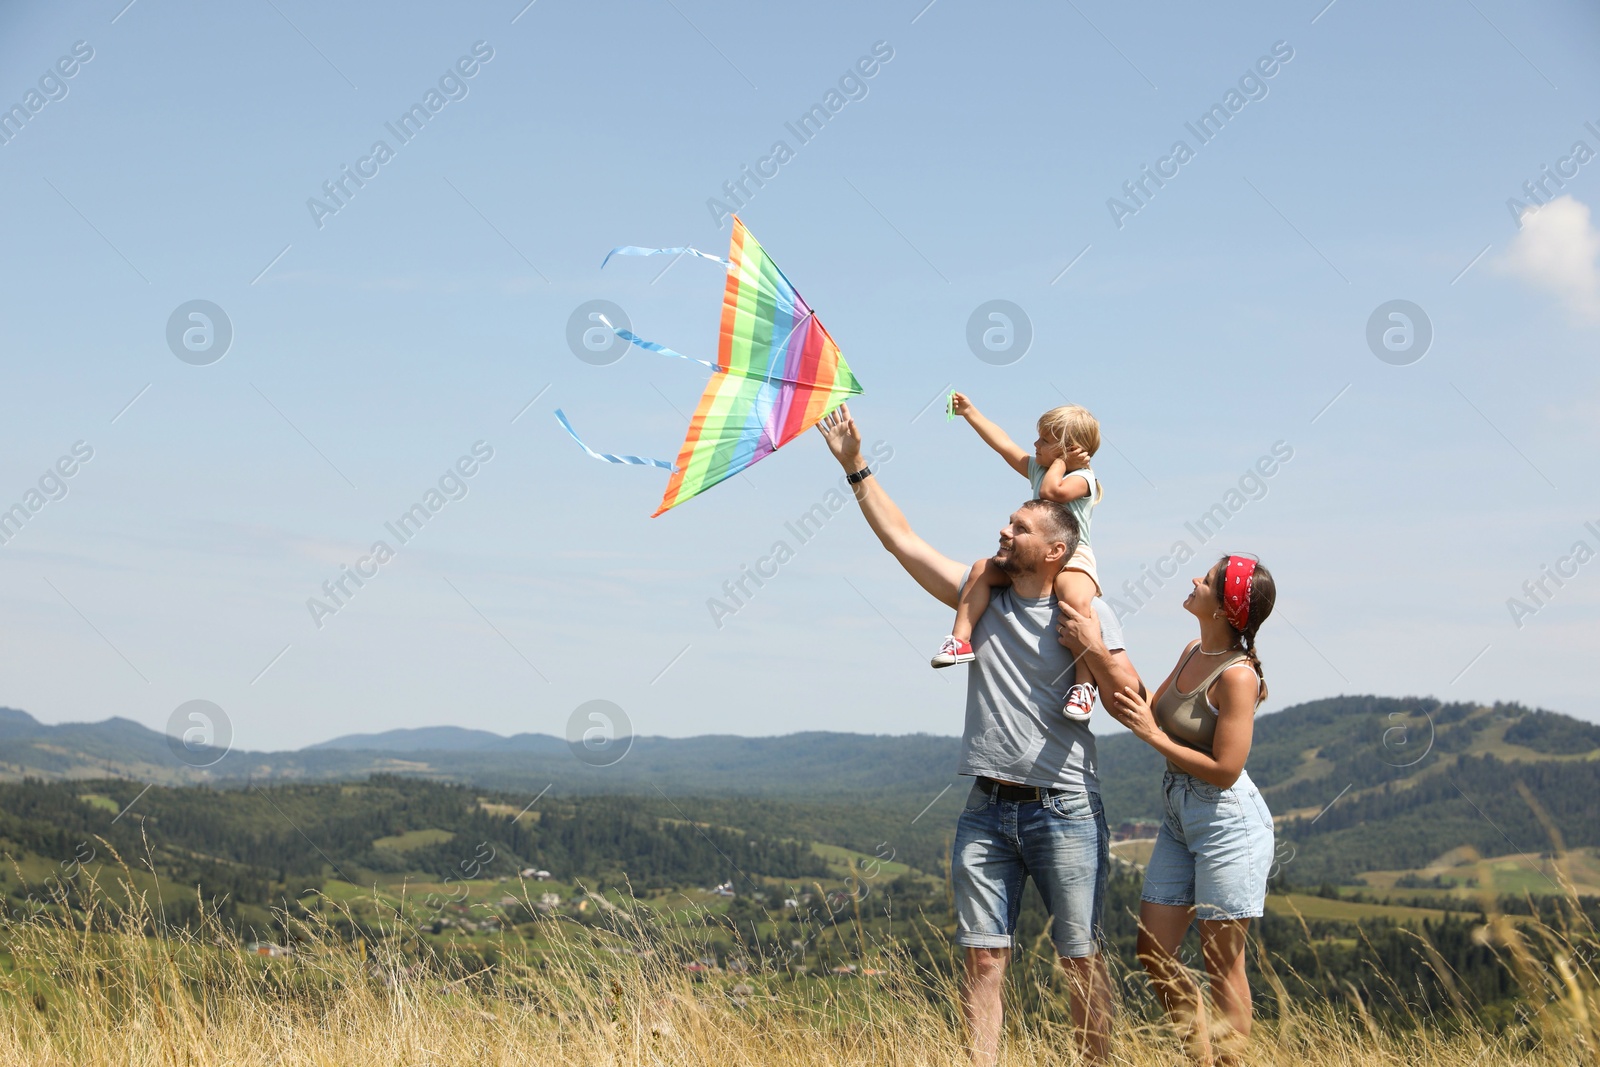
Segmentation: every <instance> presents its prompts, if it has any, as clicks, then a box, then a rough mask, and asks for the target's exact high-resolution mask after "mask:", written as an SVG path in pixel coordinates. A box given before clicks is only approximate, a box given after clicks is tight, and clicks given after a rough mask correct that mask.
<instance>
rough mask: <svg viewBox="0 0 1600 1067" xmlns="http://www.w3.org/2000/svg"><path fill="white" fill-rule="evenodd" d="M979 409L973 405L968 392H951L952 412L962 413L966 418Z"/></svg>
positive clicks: (954, 413) (953, 413)
mask: <svg viewBox="0 0 1600 1067" xmlns="http://www.w3.org/2000/svg"><path fill="white" fill-rule="evenodd" d="M977 410H978V409H977V408H976V407H974V406H973V404H972V401H971V400H969V399H967V394H966V393H956V392H952V393H951V394H950V414H952V415H960V416H961V417H962V418H965V417H967V416H968V415H972V414H974V413H976V412H977Z"/></svg>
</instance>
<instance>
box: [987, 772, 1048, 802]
mask: <svg viewBox="0 0 1600 1067" xmlns="http://www.w3.org/2000/svg"><path fill="white" fill-rule="evenodd" d="M977 781H978V788H979V789H981V790H983V791H984V792H985V793H987V794H989V795H990V796H991V797H994V798H995V799H997V800H1006V801H1010V802H1012V803H1014V804H1027V803H1034V802H1038V801H1042V800H1044V799H1046V798H1047V797H1050V796H1052V795H1054V794H1056V793H1059V792H1062V790H1059V789H1050V788H1048V787H1046V786H1037V785H1007V784H1006V783H1004V782H997V781H995V780H994V779H993V778H979V779H978V780H977Z"/></svg>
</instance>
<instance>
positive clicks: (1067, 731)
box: [818, 405, 1141, 1065]
mask: <svg viewBox="0 0 1600 1067" xmlns="http://www.w3.org/2000/svg"><path fill="white" fill-rule="evenodd" d="M818 428H819V429H820V430H821V431H822V435H823V437H825V438H826V439H827V442H828V448H829V450H830V451H832V452H833V455H834V457H835V458H836V459H838V461H839V464H840V466H842V467H843V468H844V470H845V473H846V474H847V475H849V480H850V482H851V484H852V485H853V486H854V489H855V495H856V501H857V502H858V503H859V504H860V505H861V513H862V515H863V516H865V518H866V520H867V525H869V526H871V527H872V532H873V533H875V534H877V535H878V540H880V541H882V542H883V546H884V547H885V548H887V549H888V550H889V552H890V553H891V554H892V555H893V556H894V557H895V559H897V560H898V561H899V562H900V565H901V566H902V567H904V568H905V570H906V573H907V574H909V575H911V577H912V578H914V579H915V580H916V582H917V584H918V585H920V586H922V588H924V589H926V590H927V591H928V592H929V593H930V594H932V595H933V597H934V599H936V600H938V601H940V602H941V603H943V604H945V605H946V606H947V607H950V608H952V609H953V608H955V606H956V604H957V602H958V601H959V599H960V594H961V587H962V585H963V584H964V583H965V581H966V578H967V568H966V567H965V566H963V565H962V564H960V563H957V562H956V561H955V560H953V559H950V558H949V557H948V556H945V555H943V554H942V553H940V552H938V551H937V550H936V549H934V548H933V546H931V545H929V544H928V543H927V542H926V541H924V540H923V539H922V538H921V537H919V536H917V534H916V533H915V532H913V531H912V529H911V525H910V523H908V522H907V521H906V518H905V516H904V515H903V514H902V513H901V511H900V509H899V508H898V507H897V506H896V505H895V503H894V501H893V500H891V499H889V494H888V493H886V492H885V491H884V490H883V487H882V486H881V485H879V484H878V481H877V479H876V478H875V477H873V476H872V472H871V470H870V469H869V468H868V467H867V465H866V463H864V462H863V461H862V459H861V436H860V433H859V432H858V431H857V429H856V425H855V420H854V419H852V418H851V416H850V411H849V408H848V407H845V406H843V405H841V406H840V407H839V408H838V410H836V411H835V412H833V413H832V414H831V415H829V416H828V417H827V418H826V419H824V420H823V421H822V422H821V423H820V424H819V426H818ZM1077 545H1078V530H1077V523H1076V521H1075V520H1074V519H1073V517H1072V514H1071V512H1070V511H1068V510H1067V509H1066V507H1065V506H1064V505H1060V504H1055V503H1052V502H1051V501H1047V500H1030V501H1028V502H1027V503H1025V504H1023V505H1022V507H1020V508H1018V509H1017V510H1016V511H1015V512H1013V513H1012V515H1011V518H1010V521H1008V522H1007V523H1006V525H1005V526H1004V527H1003V528H1002V529H1001V531H1000V547H999V550H998V551H997V552H996V553H995V555H994V563H995V565H996V566H998V567H1000V568H1001V569H1002V570H1004V571H1005V572H1006V573H1007V574H1008V575H1010V577H1011V587H1010V588H1009V589H997V590H996V591H995V595H994V596H993V597H992V598H991V599H990V603H989V608H988V610H987V611H986V612H985V613H984V615H983V617H982V618H981V619H979V620H978V625H977V626H976V627H975V628H974V629H973V634H972V648H973V651H974V653H975V654H976V657H977V658H976V659H975V660H974V661H973V663H972V666H971V668H970V670H969V672H968V674H967V715H966V728H965V730H964V732H963V736H962V742H961V766H960V773H961V774H965V775H971V776H973V778H974V779H975V782H974V784H973V787H972V791H971V793H970V794H969V795H968V797H967V803H966V807H965V809H964V810H963V812H962V814H961V818H960V820H959V822H958V823H957V824H956V839H955V847H954V850H953V854H952V857H951V880H952V882H953V883H954V888H955V898H956V917H957V933H956V943H957V944H959V945H961V946H962V947H963V948H965V949H966V974H965V977H964V980H963V981H962V984H961V1010H962V1015H963V1017H964V1018H965V1020H966V1024H967V1030H968V1040H969V1042H970V1050H971V1055H972V1059H973V1062H974V1063H978V1064H984V1065H987V1064H992V1063H994V1062H995V1060H996V1057H997V1055H998V1051H999V1042H1000V1024H1001V992H1002V987H1003V984H1004V980H1005V968H1006V963H1007V960H1008V958H1009V954H1010V951H1011V945H1012V935H1013V934H1014V933H1015V930H1016V923H1017V914H1018V912H1019V911H1020V910H1021V906H1022V891H1023V889H1024V886H1025V883H1026V880H1027V878H1028V877H1030V876H1031V877H1032V878H1033V880H1034V884H1035V885H1036V886H1038V888H1039V893H1040V896H1042V897H1043V898H1044V900H1045V905H1046V907H1047V908H1048V909H1049V912H1050V915H1051V928H1050V935H1051V941H1052V942H1053V943H1054V944H1055V948H1056V952H1057V954H1058V955H1059V956H1060V958H1061V963H1062V966H1063V967H1064V968H1065V970H1066V974H1067V978H1068V982H1069V985H1070V987H1071V990H1072V1019H1073V1024H1074V1028H1075V1032H1076V1037H1077V1041H1078V1045H1079V1048H1080V1050H1081V1051H1082V1052H1083V1054H1084V1056H1085V1057H1086V1058H1087V1059H1088V1060H1089V1061H1090V1062H1094V1063H1100V1062H1103V1061H1104V1060H1105V1058H1106V1047H1107V1041H1108V1036H1109V1028H1110V1022H1111V990H1110V979H1109V977H1108V976H1107V973H1106V967H1105V961H1104V960H1103V959H1102V958H1101V956H1100V954H1099V948H1100V946H1099V927H1100V914H1101V911H1102V910H1103V907H1104V901H1105V887H1106V878H1107V874H1108V867H1109V861H1110V856H1109V847H1110V846H1109V842H1110V834H1109V833H1108V832H1107V829H1106V820H1105V814H1104V812H1103V810H1102V808H1101V805H1100V793H1099V788H1100V787H1099V781H1098V779H1097V777H1096V775H1095V763H1096V759H1095V747H1094V735H1093V734H1091V733H1090V732H1089V728H1088V725H1087V724H1085V723H1080V722H1073V721H1072V720H1070V719H1068V718H1067V717H1066V716H1065V715H1063V714H1062V705H1063V703H1064V702H1065V700H1066V695H1067V691H1068V690H1069V689H1071V688H1072V684H1073V681H1074V680H1075V678H1074V666H1075V661H1074V658H1073V655H1072V653H1071V652H1070V651H1068V649H1067V648H1066V647H1064V645H1065V644H1066V641H1067V639H1068V638H1069V637H1071V638H1073V639H1074V644H1076V645H1077V646H1078V647H1080V648H1081V650H1082V651H1081V653H1080V658H1081V659H1082V660H1083V661H1084V662H1085V663H1086V664H1088V666H1089V667H1090V668H1091V669H1092V670H1093V671H1094V673H1095V676H1096V677H1098V678H1100V679H1101V680H1102V681H1103V682H1104V683H1105V689H1104V691H1105V692H1108V693H1113V692H1119V691H1121V690H1122V688H1123V687H1124V686H1133V687H1134V688H1135V689H1139V688H1141V687H1140V684H1139V677H1138V674H1137V673H1136V672H1135V671H1134V669H1133V665H1132V664H1131V663H1130V662H1129V661H1128V657H1127V654H1126V653H1125V652H1123V651H1122V647H1121V646H1122V641H1121V636H1122V635H1121V630H1120V628H1119V627H1118V626H1117V624H1116V620H1115V616H1114V615H1113V614H1112V612H1111V611H1110V609H1109V608H1107V607H1105V606H1104V605H1103V604H1101V605H1099V606H1098V607H1097V608H1096V614H1097V615H1098V617H1099V620H1100V634H1099V635H1098V638H1099V639H1096V637H1095V636H1094V635H1092V633H1091V632H1090V631H1089V630H1088V620H1087V619H1085V618H1084V617H1082V616H1078V615H1074V614H1072V613H1071V611H1070V609H1068V608H1067V606H1066V605H1064V604H1063V605H1061V609H1062V612H1063V618H1062V620H1061V622H1060V625H1059V627H1058V626H1057V625H1056V621H1057V620H1056V602H1055V599H1054V596H1053V594H1052V588H1053V585H1054V582H1055V577H1056V574H1057V573H1058V572H1059V571H1060V570H1061V568H1062V567H1063V566H1064V565H1065V564H1066V561H1067V560H1068V559H1070V558H1072V553H1073V551H1074V550H1075V549H1076V548H1077ZM1058 633H1059V634H1060V635H1061V637H1060V639H1059V640H1058V638H1057V634H1058ZM1086 636H1087V639H1085V638H1086Z"/></svg>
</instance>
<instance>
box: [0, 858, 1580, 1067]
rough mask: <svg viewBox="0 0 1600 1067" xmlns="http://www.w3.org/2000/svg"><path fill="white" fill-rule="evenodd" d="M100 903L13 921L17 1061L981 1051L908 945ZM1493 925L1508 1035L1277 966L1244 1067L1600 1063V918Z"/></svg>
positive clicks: (152, 1066)
mask: <svg viewBox="0 0 1600 1067" xmlns="http://www.w3.org/2000/svg"><path fill="white" fill-rule="evenodd" d="M130 888H131V887H130ZM124 899H126V898H124ZM90 903H91V907H90V910H89V912H88V913H87V921H85V914H84V913H78V915H77V918H76V919H75V920H74V921H64V920H63V919H62V918H61V917H60V916H61V915H63V914H65V913H63V912H60V911H54V912H52V911H51V910H49V909H46V910H44V911H42V912H40V913H39V914H38V915H36V916H34V917H32V918H29V919H25V920H18V919H15V918H13V919H8V920H5V922H4V924H3V926H0V949H3V954H0V1016H3V1019H0V1067H13V1065H15V1067H111V1065H117V1067H179V1065H182V1067H211V1065H218V1067H221V1065H254V1064H260V1065H263V1067H266V1065H273V1067H280V1065H281V1067H313V1065H315V1067H327V1065H335V1064H337V1065H342V1067H402V1065H406V1067H409V1065H424V1064H427V1065H445V1064H450V1065H465V1064H472V1065H483V1067H491V1065H496V1067H498V1065H511V1064H519V1065H521V1064H550V1065H569V1064H570V1065H574V1067H576V1065H605V1067H618V1065H626V1067H634V1065H637V1067H666V1065H677V1064H684V1065H688V1064H694V1065H704V1064H723V1065H729V1067H816V1065H841V1067H843V1065H851V1067H856V1065H859V1067H869V1065H871V1067H878V1065H906V1067H911V1065H917V1067H923V1065H940V1064H952V1065H953V1064H961V1063H964V1062H965V1053H964V1048H963V1044H962V1035H961V1031H960V1027H959V1025H958V1017H957V1014H956V1012H955V1009H954V1004H955V990H954V988H953V986H952V982H951V980H950V979H948V978H941V977H938V976H930V975H929V974H927V973H925V972H924V973H921V974H918V973H916V971H915V969H914V968H911V967H908V966H901V965H899V964H900V963H901V962H903V961H897V960H896V959H895V957H894V949H893V947H892V946H885V947H884V950H883V960H884V966H883V970H882V973H881V974H879V975H877V976H874V977H870V978H868V977H861V976H853V977H850V978H843V979H839V980H832V979H823V978H808V979H807V980H805V981H795V980H794V979H793V977H792V976H790V975H785V974H782V973H776V972H775V973H763V972H762V971H761V970H760V969H759V968H756V969H755V970H753V971H752V972H750V973H745V974H729V973H725V972H716V973H712V974H706V975H690V974H686V973H685V971H684V969H683V966H682V963H681V961H680V960H679V956H680V955H681V954H682V953H681V952H675V951H674V950H683V949H686V948H687V947H688V946H687V945H685V944H674V943H672V941H671V938H672V937H673V936H674V935H673V934H672V933H671V932H670V931H662V930H660V929H657V928H653V927H651V926H649V925H648V923H649V920H648V919H644V918H640V917H639V916H630V915H629V914H628V913H627V912H626V910H625V909H619V910H618V911H617V912H616V914H617V915H618V916H620V918H619V919H618V920H617V922H615V923H614V924H613V925H612V928H611V929H609V930H603V929H596V928H589V927H583V926H578V925H575V924H571V923H564V922H552V924H551V927H552V930H551V933H550V936H549V937H548V938H546V939H544V940H543V941H542V943H541V945H540V946H539V947H538V948H537V950H534V949H532V948H531V947H530V946H529V945H528V944H527V943H526V942H519V941H518V940H517V939H515V938H511V937H508V938H506V939H504V940H503V941H502V943H501V945H500V948H499V951H498V952H497V953H495V956H494V959H493V961H492V962H489V963H483V964H480V963H477V962H475V963H474V964H472V966H473V967H475V968H476V969H475V970H468V969H466V968H465V967H463V965H462V964H461V963H460V962H459V961H458V960H453V959H452V958H451V957H449V956H444V955H440V954H437V953H434V952H430V951H429V950H427V949H426V948H422V947H419V946H421V945H422V942H421V941H420V939H418V938H415V937H412V936H409V935H410V934H412V933H414V931H412V930H408V929H407V927H406V924H405V922H404V921H403V919H402V917H401V916H399V915H398V914H397V915H395V916H394V923H393V926H392V928H390V929H388V930H386V931H384V933H385V934H386V936H384V937H383V938H381V939H379V940H377V941H375V942H373V944H375V945H376V946H377V947H374V948H371V949H369V948H368V943H367V942H365V941H352V940H349V939H341V938H340V937H338V936H337V935H336V933H335V930H336V927H337V922H336V920H337V916H338V912H337V909H334V910H333V911H332V912H331V913H330V914H332V915H333V917H334V918H333V920H330V919H327V918H322V917H317V918H315V919H313V920H311V921H309V922H297V923H296V924H295V928H294V934H295V940H294V951H293V954H292V955H288V956H284V957H277V958H265V957H263V956H261V955H258V954H257V953H256V952H254V951H252V950H251V948H250V947H249V946H247V945H245V944H243V943H241V942H240V941H238V940H237V939H235V938H234V937H233V936H232V935H230V934H229V933H228V932H226V931H225V930H223V929H222V928H221V927H220V925H218V924H216V923H215V922H210V921H208V922H206V923H205V924H204V925H202V926H201V927H200V928H198V929H186V930H167V931H163V930H162V929H161V924H160V921H159V918H158V916H159V904H152V903H151V902H150V901H149V900H148V899H141V900H140V901H139V903H138V904H137V905H136V906H134V907H132V908H125V909H121V908H117V907H115V906H114V905H113V904H112V903H110V901H109V897H107V898H104V899H101V900H99V901H91V902H90ZM642 914H643V913H641V915H642ZM158 934H159V935H161V936H158ZM1485 937H1486V938H1487V939H1490V940H1492V941H1493V943H1494V944H1495V945H1496V946H1497V947H1498V949H1499V951H1500V952H1501V954H1502V955H1503V957H1504V959H1505V961H1506V966H1507V967H1508V969H1509V970H1510V971H1511V972H1512V973H1514V974H1515V975H1516V977H1517V979H1518V981H1519V982H1520V983H1521V984H1522V987H1523V989H1524V992H1525V995H1526V1005H1527V1007H1526V1010H1525V1011H1523V1012H1522V1013H1520V1017H1519V1019H1518V1020H1517V1021H1516V1022H1515V1023H1514V1024H1513V1025H1512V1026H1510V1027H1508V1028H1502V1029H1501V1031H1500V1032H1497V1033H1490V1032H1489V1031H1487V1030H1485V1029H1484V1028H1483V1027H1481V1026H1480V1025H1479V1024H1478V1023H1477V1022H1476V1021H1475V1019H1474V1018H1473V1017H1472V1016H1471V1015H1470V1014H1469V1013H1468V1012H1467V1010H1466V1005H1465V1004H1464V1003H1463V1004H1461V1005H1460V1009H1461V1010H1460V1011H1459V1012H1458V1013H1456V1014H1454V1015H1451V1016H1447V1017H1441V1018H1435V1019H1413V1020H1411V1025H1408V1026H1407V1027H1405V1028H1403V1029H1396V1030H1390V1029H1385V1028H1383V1027H1380V1026H1379V1025H1378V1024H1376V1023H1375V1022H1374V1021H1373V1020H1372V1019H1371V1018H1369V1017H1368V1016H1367V1014H1366V1012H1365V1010H1364V1009H1360V1008H1359V1007H1358V1010H1356V1011H1353V1012H1352V1011H1349V1010H1345V1009H1335V1008H1333V1007H1332V1006H1329V1005H1317V1004H1305V1003H1291V1002H1289V1001H1288V1000H1287V998H1286V997H1285V996H1284V995H1283V991H1282V987H1281V986H1278V987H1276V988H1273V987H1271V983H1270V982H1269V988H1265V989H1260V990H1258V991H1257V999H1258V1003H1261V1004H1262V1005H1263V1007H1264V1008H1266V1007H1270V1008H1271V1010H1270V1011H1263V1013H1262V1014H1263V1015H1266V1016H1270V1018H1268V1019H1264V1020H1263V1021H1262V1022H1260V1023H1258V1025H1257V1028H1256V1031H1255V1034H1254V1037H1253V1040H1252V1041H1251V1043H1250V1044H1249V1046H1248V1047H1247V1049H1246V1050H1245V1051H1244V1054H1243V1059H1242V1060H1241V1061H1240V1062H1242V1063H1245V1064H1261V1065H1267V1064H1284V1065H1293V1067H1322V1065H1327V1067H1336V1065H1337V1067H1379V1065H1384V1067H1389V1065H1394V1067H1399V1065H1402V1064H1403V1065H1424V1067H1485V1065H1490V1064H1519V1065H1527V1067H1545V1065H1550V1067H1554V1065H1569V1064H1581V1063H1590V1064H1592V1063H1595V1062H1600V1057H1597V1049H1600V1044H1597V1042H1600V1016H1597V1015H1596V1014H1595V1013H1596V1011H1597V1009H1600V979H1597V974H1596V970H1595V958H1596V954H1597V952H1596V950H1597V949H1600V942H1597V941H1596V939H1595V937H1594V934H1593V931H1587V932H1585V933H1584V934H1581V935H1579V934H1575V933H1573V932H1570V931H1567V932H1558V931H1553V930H1548V929H1545V928H1538V929H1530V928H1529V927H1528V926H1527V925H1526V924H1520V925H1514V924H1512V923H1510V922H1506V921H1503V920H1502V921H1496V922H1494V923H1492V924H1491V926H1490V927H1489V928H1487V929H1486V931H1485ZM473 958H474V959H475V960H478V959H480V958H479V957H473ZM1266 962H1267V966H1266V967H1265V969H1266V970H1268V971H1269V972H1270V970H1271V968H1270V961H1266ZM1039 992H1040V993H1041V996H1042V998H1043V1000H1042V1003H1044V1004H1045V1006H1046V1007H1045V1009H1039V1010H1035V1011H1033V1012H1030V1013H1024V1012H1019V1011H1013V1012H1012V1013H1011V1018H1010V1020H1009V1023H1008V1031H1007V1036H1006V1039H1005V1042H1004V1046H1003V1051H1002V1063H1005V1064H1051V1065H1052V1067H1056V1065H1066V1064H1072V1063H1075V1062H1077V1057H1076V1054H1075V1052H1074V1051H1073V1045H1072V1041H1071V1038H1070V1033H1069V1031H1068V1030H1067V1029H1066V1027H1065V1025H1064V1023H1063V1022H1062V1020H1063V1019H1064V1018H1065V1012H1064V1010H1062V1009H1063V1005H1062V1004H1061V999H1062V998H1063V997H1064V993H1063V991H1062V990H1061V989H1060V988H1059V983H1055V985H1054V987H1052V988H1041V989H1040V990H1039ZM1052 1005H1053V1007H1052ZM1113 1060H1114V1062H1115V1063H1117V1064H1123V1065H1128V1067H1170V1065H1173V1064H1176V1063H1180V1062H1182V1060H1183V1056H1182V1050H1181V1049H1180V1047H1179V1046H1178V1044H1177V1043H1176V1042H1175V1040H1174V1039H1173V1037H1172V1035H1171V1034H1170V1033H1169V1032H1168V1031H1167V1030H1166V1028H1165V1027H1164V1025H1162V1024H1160V1023H1159V1022H1152V1021H1147V1019H1146V1017H1145V1015H1144V1013H1142V1012H1141V1011H1140V1010H1139V1008H1138V1006H1135V1005H1127V1004H1125V1005H1123V1007H1122V1010H1121V1014H1120V1017H1119V1020H1118V1024H1117V1028H1116V1033H1115V1037H1114V1045H1113Z"/></svg>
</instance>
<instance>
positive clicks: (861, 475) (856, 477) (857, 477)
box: [844, 467, 872, 485]
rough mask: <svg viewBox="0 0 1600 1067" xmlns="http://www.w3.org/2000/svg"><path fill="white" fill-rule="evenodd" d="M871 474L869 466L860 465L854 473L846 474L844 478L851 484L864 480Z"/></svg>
mask: <svg viewBox="0 0 1600 1067" xmlns="http://www.w3.org/2000/svg"><path fill="white" fill-rule="evenodd" d="M871 474H872V468H871V467H862V468H861V469H860V470H858V471H856V472H855V473H854V474H849V475H846V476H845V479H844V480H845V481H847V482H849V483H850V484H851V485H855V484H856V483H857V482H864V481H866V480H867V478H868V477H870V476H871Z"/></svg>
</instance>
